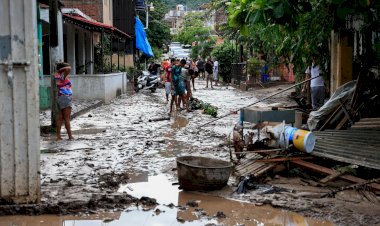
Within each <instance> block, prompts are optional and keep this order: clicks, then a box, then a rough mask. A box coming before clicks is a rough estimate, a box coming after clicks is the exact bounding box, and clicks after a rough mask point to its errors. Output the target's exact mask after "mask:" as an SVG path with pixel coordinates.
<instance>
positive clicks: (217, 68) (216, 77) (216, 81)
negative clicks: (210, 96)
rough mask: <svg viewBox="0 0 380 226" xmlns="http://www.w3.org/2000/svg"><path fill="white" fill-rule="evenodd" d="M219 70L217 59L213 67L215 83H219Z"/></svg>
mask: <svg viewBox="0 0 380 226" xmlns="http://www.w3.org/2000/svg"><path fill="white" fill-rule="evenodd" d="M218 71H219V62H218V60H217V59H215V61H214V67H213V71H212V72H213V79H214V81H215V85H216V86H217V85H218V81H219V77H218Z"/></svg>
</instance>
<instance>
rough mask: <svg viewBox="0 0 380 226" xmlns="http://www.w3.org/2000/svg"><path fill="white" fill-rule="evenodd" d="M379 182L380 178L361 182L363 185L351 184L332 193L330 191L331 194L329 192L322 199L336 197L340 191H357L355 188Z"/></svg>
mask: <svg viewBox="0 0 380 226" xmlns="http://www.w3.org/2000/svg"><path fill="white" fill-rule="evenodd" d="M379 182H380V178H377V179H372V180H364V182H361V183H357V184H351V185H348V186H344V187H341V188H338V189H335V190H332V191H330V192H328V193H326V194H323V195H322V196H321V198H325V197H334V196H335V195H336V193H338V192H340V191H345V190H348V189H355V188H358V187H362V186H365V185H368V184H373V183H379Z"/></svg>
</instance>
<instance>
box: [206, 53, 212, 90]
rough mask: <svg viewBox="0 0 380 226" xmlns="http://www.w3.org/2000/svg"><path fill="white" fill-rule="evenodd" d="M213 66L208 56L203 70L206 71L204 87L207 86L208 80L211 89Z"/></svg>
mask: <svg viewBox="0 0 380 226" xmlns="http://www.w3.org/2000/svg"><path fill="white" fill-rule="evenodd" d="M213 67H214V64H213V62H212V61H211V59H210V58H208V59H207V62H206V65H205V71H206V88H208V82H209V81H210V85H211V89H213V88H214V87H213V86H212V80H213V73H212V68H213Z"/></svg>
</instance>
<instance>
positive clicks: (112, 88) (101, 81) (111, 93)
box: [44, 72, 128, 103]
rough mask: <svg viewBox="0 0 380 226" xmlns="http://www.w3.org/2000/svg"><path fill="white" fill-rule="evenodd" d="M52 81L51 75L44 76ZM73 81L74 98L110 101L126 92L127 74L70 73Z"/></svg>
mask: <svg viewBox="0 0 380 226" xmlns="http://www.w3.org/2000/svg"><path fill="white" fill-rule="evenodd" d="M44 77H45V79H46V80H47V81H45V82H46V84H50V83H48V82H49V81H50V76H44ZM70 80H71V82H72V83H73V85H72V90H73V98H74V100H75V99H83V100H102V101H104V102H105V103H110V102H111V100H112V99H114V98H115V97H117V96H119V95H121V94H123V93H126V92H127V91H128V90H127V82H128V81H127V75H126V73H124V72H120V73H112V74H96V75H70Z"/></svg>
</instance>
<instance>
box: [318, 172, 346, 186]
mask: <svg viewBox="0 0 380 226" xmlns="http://www.w3.org/2000/svg"><path fill="white" fill-rule="evenodd" d="M345 173H346V172H344V171H337V172H335V173H333V174H330V175H328V176H327V177H325V178H323V179H321V180H320V181H319V182H320V183H322V184H326V183H327V182H330V181H332V180H335V179H336V178H338V177H340V176H342V175H343V174H345Z"/></svg>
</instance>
